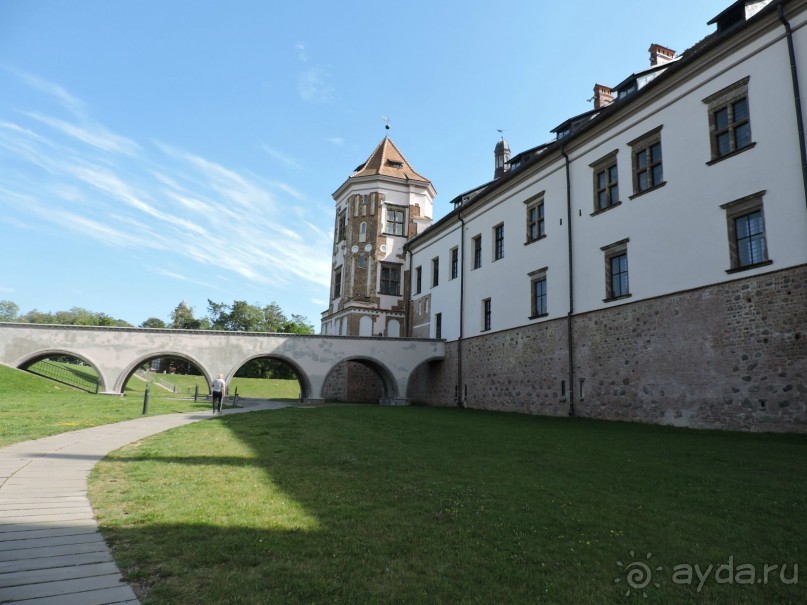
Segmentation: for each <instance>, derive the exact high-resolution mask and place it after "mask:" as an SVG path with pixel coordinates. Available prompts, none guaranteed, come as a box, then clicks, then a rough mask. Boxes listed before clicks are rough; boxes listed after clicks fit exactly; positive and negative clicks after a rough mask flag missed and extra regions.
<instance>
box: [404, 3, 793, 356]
mask: <svg viewBox="0 0 807 605" xmlns="http://www.w3.org/2000/svg"><path fill="white" fill-rule="evenodd" d="M806 19H807V18H806V17H805V16H804V15H799V16H798V17H797V18H793V19H792V22H793V27H794V29H795V31H796V37H797V39H796V49H797V50H798V52H799V58H798V60H799V64H800V66H801V73H802V74H803V77H802V88H803V89H805V90H807V27H802V25H803V24H804V22H805V20H806ZM702 61H704V62H706V61H710V62H711V64H709V65H708V66H707V67H706V68H705V69H703V70H702V71H698V72H697V73H694V75H693V72H692V70H691V67H690V68H688V69H687V70H686V71H688V72H689V79H687V80H684V81H682V82H681V83H680V84H679V85H677V86H675V87H673V88H672V89H670V90H669V91H668V92H667V93H666V94H664V95H663V96H661V97H660V98H657V99H652V97H650V96H646V97H641V98H640V99H639V101H640V103H637V106H639V105H642V107H639V108H638V111H637V110H634V112H633V113H632V114H631V115H629V116H628V115H627V114H626V112H624V111H623V112H621V114H623V115H625V116H627V117H624V118H622V119H621V120H620V121H619V122H618V123H615V124H613V125H612V126H611V127H609V128H608V129H607V130H605V131H604V132H603V133H602V134H600V135H599V136H598V137H596V138H593V137H592V138H591V139H589V140H587V141H581V140H580V139H578V140H573V141H572V142H571V143H570V146H569V155H570V158H571V162H572V164H571V175H570V176H571V191H572V225H573V246H574V250H573V258H574V260H573V263H574V288H575V300H574V311H575V313H582V312H587V311H593V310H597V309H602V308H606V307H609V306H613V305H617V304H624V303H625V302H634V301H636V300H641V299H646V298H652V297H657V296H662V295H665V294H671V293H674V292H680V291H684V290H688V289H693V288H698V287H702V286H707V285H710V284H717V283H721V282H726V281H730V280H732V279H739V278H743V277H748V276H750V275H754V274H758V273H764V272H769V271H777V270H780V269H784V268H787V267H792V266H796V265H800V264H803V263H807V209H806V208H805V200H804V188H803V182H802V177H801V168H800V155H799V147H798V137H797V132H796V119H795V110H794V101H793V92H792V87H791V80H790V66H789V61H788V57H787V47H786V43H785V40H784V28H783V27H781V26H779V27H776V28H774V29H772V30H771V31H769V32H768V33H766V34H765V35H763V36H762V37H761V38H759V39H757V40H754V41H752V42H750V43H746V44H745V45H744V46H738V47H737V49H736V52H734V53H733V54H731V55H730V56H727V57H723V58H722V59H720V60H715V57H714V56H709V57H706V58H705V59H702ZM747 76H750V81H749V84H748V89H749V107H750V119H751V133H752V140H753V141H754V142H755V143H756V145H755V147H754V148H753V149H749V150H746V151H744V152H742V153H739V154H738V155H736V156H733V157H729V158H726V159H724V160H722V161H720V162H717V163H715V164H713V165H712V166H708V165H707V162H709V161H710V160H711V149H710V139H709V116H708V108H707V106H706V104H704V103H703V99H704V98H706V97H708V96H709V95H711V94H713V93H715V92H717V91H719V90H721V89H723V88H725V87H727V86H729V85H731V84H733V83H735V82H737V81H739V80H741V79H743V78H745V77H747ZM803 104H805V114H807V100H805V101H803ZM658 126H662V130H661V143H662V153H663V170H664V180H665V182H666V184H665V185H664V186H663V187H660V188H659V189H656V190H654V191H650V192H647V193H645V194H643V195H640V196H637V197H636V198H635V199H632V200H631V199H629V198H630V196H631V195H633V185H632V165H631V161H632V159H631V148H630V147H629V146H628V142H629V141H631V140H633V139H635V138H637V137H639V136H641V135H643V134H645V133H647V132H649V131H651V130H652V129H654V128H656V127H658ZM614 150H618V154H617V163H618V170H619V186H620V200H621V202H622V204H621V205H620V206H618V207H615V208H612V209H610V210H608V211H606V212H602V213H600V214H598V215H595V216H591V214H592V212H593V211H594V198H593V195H594V194H593V171H592V168H591V167H590V164H591V163H593V162H595V161H596V160H599V159H600V158H602V157H604V156H605V155H607V154H608V153H610V152H612V151H614ZM565 179H566V176H565V170H564V163H563V160H562V159H561V158H559V159H558V160H557V161H556V162H554V163H553V164H552V165H551V166H547V167H544V168H542V171H541V172H540V173H537V174H534V175H531V176H529V178H528V180H526V181H524V182H521V183H512V184H508V186H507V187H506V188H504V190H502V191H500V192H498V193H497V194H496V196H495V198H493V199H491V200H489V201H487V202H486V203H485V204H484V206H477V205H474V204H473V202H472V203H471V206H470V208H469V209H467V218H466V228H465V234H464V237H465V259H464V263H465V325H464V336H465V337H470V336H474V335H477V334H479V333H480V331H481V328H482V309H481V301H482V300H483V299H485V298H491V300H492V326H491V327H492V330H493V331H498V330H505V329H508V328H512V327H516V326H522V325H527V324H529V323H532V322H538V321H545V320H549V319H554V318H557V317H560V316H563V315H565V314H566V313H567V312H568V310H569V298H568V295H569V292H568V251H567V239H566V238H567V225H566V220H567V219H566V211H567V210H566V180H565ZM514 180H516V179H514ZM542 190H544V191H545V192H546V193H545V195H544V204H545V221H546V223H545V224H546V237H545V238H544V239H542V240H539V241H538V242H535V243H532V244H530V245H527V246H525V245H524V241H525V229H526V208H525V206H524V203H523V202H524V200H526V199H528V198H529V197H531V196H532V195H534V194H537V193H538V192H540V191H542ZM763 190H764V191H766V193H765V195H764V197H763V212H764V216H765V229H766V240H767V245H768V256H769V258H770V259H771V260H772V261H773V263H772V264H771V265H769V266H765V267H760V268H756V269H751V270H748V271H742V272H739V273H735V274H727V273H726V270H727V269H729V268H730V265H729V242H728V233H727V221H726V213H725V210H723V209H722V208H720V206H721V205H722V204H725V203H727V202H731V201H733V200H736V199H739V198H742V197H745V196H747V195H750V194H754V193H757V192H760V191H763ZM501 222H503V223H504V225H505V253H504V258H503V259H501V260H499V261H495V262H493V260H492V258H493V227H494V226H495V225H497V224H498V223H501ZM561 223H562V224H561ZM459 230H460V223H459V221H456V220H454V221H453V223H451V224H450V225H447V226H445V227H443V228H441V229H440V230H439V231H436V232H435V235H433V236H427V238H426V239H425V240H423V241H421V242H416V244H415V246H414V247H413V262H412V266H413V269H414V268H415V267H417V266H418V265H420V266H421V267H422V268H423V278H422V294H421V295H416V294H413V299H414V300H415V301H417V300H418V299H419V298H421V297H422V296H424V295H426V294H431V318H432V326H431V335H432V336H434V325H433V324H434V322H433V318H434V315H435V314H436V313H442V314H443V322H442V329H443V337H444V338H446V339H447V340H455V339H456V338H457V337H458V336H459V317H458V309H459V307H460V304H459V300H460V292H459V282H460V280H459V279H457V280H454V282H451V281H449V280H448V279H447V277H448V272H449V258H450V257H449V250H450V249H451V248H452V247H453V246H458V245H459V241H460V238H459ZM477 234H481V235H482V250H483V261H482V267H481V268H480V269H476V270H471V269H470V268H471V263H472V256H473V249H472V238H473V237H474V236H476V235H477ZM623 239H629V242H628V245H627V246H628V262H629V279H630V292H631V297H630V298H627V299H622V300H619V301H613V302H609V303H606V302H604V300H603V299H605V297H606V284H605V260H604V253H603V251H602V250H601V248H602V247H603V246H606V245H608V244H612V243H614V242H617V241H620V240H623ZM435 256H439V257H440V271H441V279H440V285H439V286H438V287H436V288H432V287H431V259H432V258H433V257H435ZM543 267H547V290H548V292H547V294H548V312H549V315H548V317H546V318H542V319H537V320H529V319H528V316H529V314H530V313H529V312H530V293H529V283H530V279H529V277H528V275H527V274H528V273H529V272H531V271H534V270H536V269H540V268H543ZM411 279H412V292H413V293H414V292H415V284H414V279H415V271H414V270H413V275H412V276H411Z"/></svg>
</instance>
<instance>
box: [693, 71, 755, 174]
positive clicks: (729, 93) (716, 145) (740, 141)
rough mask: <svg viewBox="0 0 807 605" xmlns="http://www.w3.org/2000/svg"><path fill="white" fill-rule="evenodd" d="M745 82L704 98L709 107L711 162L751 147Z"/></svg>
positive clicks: (746, 81) (746, 82)
mask: <svg viewBox="0 0 807 605" xmlns="http://www.w3.org/2000/svg"><path fill="white" fill-rule="evenodd" d="M748 81H749V78H744V79H742V80H740V81H739V82H735V83H734V84H732V85H731V86H729V87H727V88H724V89H723V90H720V91H718V92H716V93H715V94H713V95H711V96H709V97H707V98H705V99H704V100H703V102H704V103H706V104H707V106H708V108H709V134H710V139H711V147H712V161H717V160H719V159H721V158H723V157H725V156H728V155H731V154H733V153H735V152H738V151H743V150H745V149H750V148H751V147H753V146H754V144H753V142H752V141H751V115H750V112H749V110H748Z"/></svg>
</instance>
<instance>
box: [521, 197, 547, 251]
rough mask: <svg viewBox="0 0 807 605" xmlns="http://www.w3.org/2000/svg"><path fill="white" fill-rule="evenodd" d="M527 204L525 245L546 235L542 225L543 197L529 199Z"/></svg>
mask: <svg viewBox="0 0 807 605" xmlns="http://www.w3.org/2000/svg"><path fill="white" fill-rule="evenodd" d="M526 204H527V243H530V242H534V241H536V240H539V239H541V238H542V237H544V235H546V232H545V224H544V196H543V193H542V194H540V195H539V196H538V197H536V198H533V199H530V200H528V201H527V202H526Z"/></svg>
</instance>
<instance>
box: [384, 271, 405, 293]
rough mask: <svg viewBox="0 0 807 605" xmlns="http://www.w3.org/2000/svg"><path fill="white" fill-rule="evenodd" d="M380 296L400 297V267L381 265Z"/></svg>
mask: <svg viewBox="0 0 807 605" xmlns="http://www.w3.org/2000/svg"><path fill="white" fill-rule="evenodd" d="M380 293H381V294H389V295H392V296H400V295H401V266H400V265H381V289H380Z"/></svg>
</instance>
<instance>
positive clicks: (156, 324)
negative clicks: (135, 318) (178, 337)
mask: <svg viewBox="0 0 807 605" xmlns="http://www.w3.org/2000/svg"><path fill="white" fill-rule="evenodd" d="M140 327H141V328H165V327H166V324H165V322H164V321H163V320H162V319H160V318H159V317H149V318H148V319H147V320H146V321H144V322H143V323H142V324H140Z"/></svg>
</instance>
